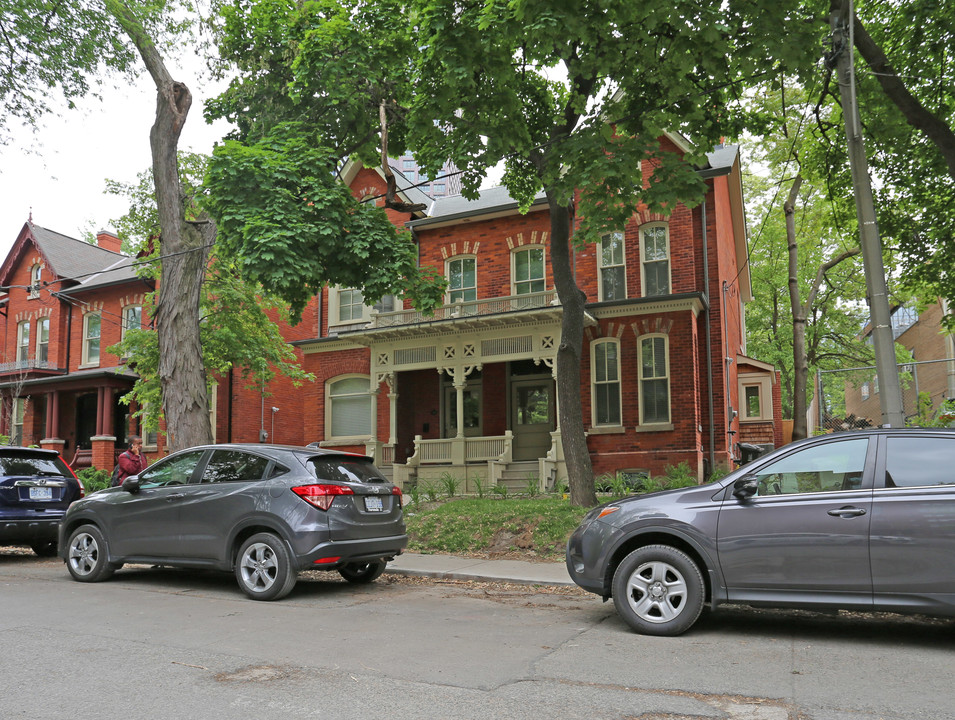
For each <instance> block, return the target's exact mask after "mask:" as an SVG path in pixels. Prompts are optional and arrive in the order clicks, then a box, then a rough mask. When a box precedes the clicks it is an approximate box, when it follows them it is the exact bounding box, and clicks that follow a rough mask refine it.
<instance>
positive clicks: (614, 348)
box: [590, 340, 621, 425]
mask: <svg viewBox="0 0 955 720" xmlns="http://www.w3.org/2000/svg"><path fill="white" fill-rule="evenodd" d="M590 352H591V381H592V384H593V423H594V425H620V423H621V420H620V343H619V341H617V340H601V341H599V342H595V343H593V345H591V349H590Z"/></svg>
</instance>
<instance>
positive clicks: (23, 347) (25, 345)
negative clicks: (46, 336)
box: [17, 320, 32, 363]
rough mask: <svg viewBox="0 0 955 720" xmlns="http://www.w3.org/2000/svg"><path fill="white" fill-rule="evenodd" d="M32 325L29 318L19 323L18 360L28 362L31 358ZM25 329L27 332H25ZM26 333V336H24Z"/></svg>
mask: <svg viewBox="0 0 955 720" xmlns="http://www.w3.org/2000/svg"><path fill="white" fill-rule="evenodd" d="M31 330H32V328H31V327H30V321H29V320H21V321H20V322H18V323H17V362H18V363H20V362H27V361H28V360H29V359H30V331H31ZM24 331H25V332H24ZM24 335H26V337H24Z"/></svg>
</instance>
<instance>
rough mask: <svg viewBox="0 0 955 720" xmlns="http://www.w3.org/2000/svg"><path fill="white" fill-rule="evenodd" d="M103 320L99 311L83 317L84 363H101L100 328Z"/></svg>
mask: <svg viewBox="0 0 955 720" xmlns="http://www.w3.org/2000/svg"><path fill="white" fill-rule="evenodd" d="M102 322H103V318H102V316H101V315H100V314H99V313H98V312H91V313H86V316H85V317H84V318H83V364H84V365H99V343H100V328H101V325H102Z"/></svg>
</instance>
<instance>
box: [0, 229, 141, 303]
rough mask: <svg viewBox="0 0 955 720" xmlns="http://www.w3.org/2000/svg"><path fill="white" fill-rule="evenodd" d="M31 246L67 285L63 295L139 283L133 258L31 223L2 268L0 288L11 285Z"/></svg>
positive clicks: (24, 230)
mask: <svg viewBox="0 0 955 720" xmlns="http://www.w3.org/2000/svg"><path fill="white" fill-rule="evenodd" d="M31 245H32V246H34V247H35V248H36V249H37V251H38V252H39V253H40V255H41V256H42V257H43V259H44V261H45V263H46V266H47V269H48V270H49V271H50V272H51V273H52V274H53V276H54V277H55V278H56V279H57V280H60V281H63V282H64V283H65V284H64V285H63V287H62V288H61V291H65V290H67V288H69V289H70V291H72V292H76V291H77V290H80V289H88V288H92V287H102V286H104V285H112V284H116V283H122V282H130V281H134V280H137V279H138V278H137V276H136V273H135V272H134V271H133V267H132V263H133V259H132V258H130V257H127V256H126V255H122V254H120V253H115V252H112V251H111V250H104V249H103V248H101V247H99V246H97V245H92V244H90V243H88V242H84V241H83V240H77V239H76V238H72V237H70V236H68V235H63V234H62V233H58V232H56V231H54V230H49V229H47V228H45V227H41V226H39V225H36V224H34V223H32V222H30V221H27V222H26V223H25V224H24V226H23V229H22V230H21V231H20V235H19V236H18V237H17V241H16V243H14V246H13V248H12V249H11V250H10V253H9V254H8V255H7V257H6V259H5V260H4V261H3V265H2V266H0V284H2V285H6V284H8V283H9V280H10V276H11V274H12V273H13V271H14V270H15V269H16V266H17V263H18V262H19V261H20V259H21V258H22V256H23V255H24V254H26V253H27V252H28V251H29V248H28V246H31Z"/></svg>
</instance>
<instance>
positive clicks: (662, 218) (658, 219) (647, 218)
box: [635, 208, 670, 226]
mask: <svg viewBox="0 0 955 720" xmlns="http://www.w3.org/2000/svg"><path fill="white" fill-rule="evenodd" d="M635 217H636V218H637V225H638V226H643V225H648V224H650V223H669V222H670V215H669V214H664V213H660V212H650V211H649V210H648V209H646V208H644V209H643V210H639V211H637V213H636V215H635Z"/></svg>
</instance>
